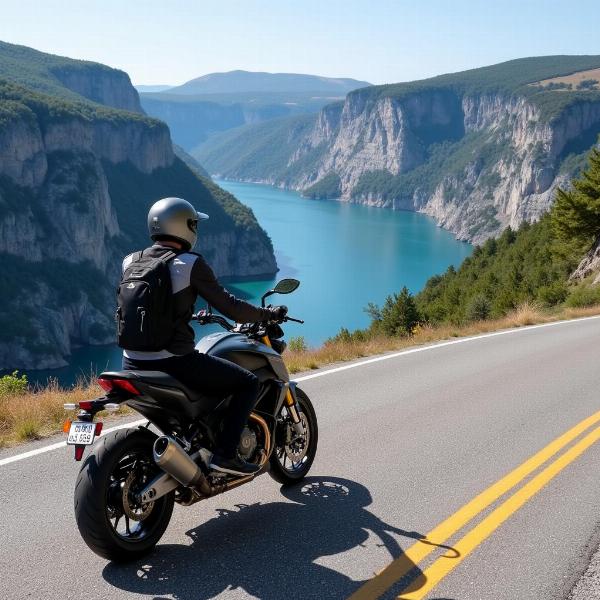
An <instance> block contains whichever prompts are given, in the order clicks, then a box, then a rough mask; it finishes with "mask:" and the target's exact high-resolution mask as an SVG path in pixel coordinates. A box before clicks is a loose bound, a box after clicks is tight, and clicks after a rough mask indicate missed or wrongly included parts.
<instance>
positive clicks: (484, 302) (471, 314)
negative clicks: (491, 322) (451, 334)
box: [466, 294, 492, 321]
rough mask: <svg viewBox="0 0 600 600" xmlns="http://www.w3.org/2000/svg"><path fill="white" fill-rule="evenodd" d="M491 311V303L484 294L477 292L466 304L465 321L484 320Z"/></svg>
mask: <svg viewBox="0 0 600 600" xmlns="http://www.w3.org/2000/svg"><path fill="white" fill-rule="evenodd" d="M491 312H492V304H491V302H490V301H489V300H488V298H487V297H486V296H485V295H484V294H477V295H476V296H473V298H471V301H470V302H469V304H468V305H467V314H466V319H467V321H485V320H486V319H487V318H489V316H490V313H491Z"/></svg>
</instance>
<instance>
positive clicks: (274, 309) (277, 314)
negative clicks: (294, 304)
mask: <svg viewBox="0 0 600 600" xmlns="http://www.w3.org/2000/svg"><path fill="white" fill-rule="evenodd" d="M267 309H268V310H269V311H270V312H271V317H270V319H269V320H270V321H277V322H278V323H283V321H284V320H285V317H286V315H287V312H288V308H287V306H271V305H269V306H267Z"/></svg>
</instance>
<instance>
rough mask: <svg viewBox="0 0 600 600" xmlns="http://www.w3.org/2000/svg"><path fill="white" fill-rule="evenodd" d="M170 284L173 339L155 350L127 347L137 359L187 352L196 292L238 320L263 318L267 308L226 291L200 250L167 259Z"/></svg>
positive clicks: (156, 250)
mask: <svg viewBox="0 0 600 600" xmlns="http://www.w3.org/2000/svg"><path fill="white" fill-rule="evenodd" d="M167 250H173V249H172V248H168V247H166V246H162V245H161V244H160V243H156V244H154V246H152V247H151V248H148V249H147V250H144V254H147V253H149V254H154V255H156V256H160V255H162V254H164V252H165V251H167ZM132 256H133V255H132V254H130V255H128V256H126V257H125V259H124V260H123V270H124V269H125V268H126V267H127V265H129V263H130V262H131V260H132ZM169 270H170V272H171V285H172V289H173V308H174V311H175V319H176V320H177V323H178V325H177V328H176V330H175V334H174V336H173V341H172V342H171V344H170V345H169V347H168V348H165V349H164V350H162V351H158V352H137V351H132V350H126V351H125V352H124V354H125V356H127V357H129V358H133V359H137V360H156V359H161V358H167V357H169V356H173V355H183V354H188V353H189V352H192V351H193V350H194V345H195V344H194V330H193V329H192V327H191V325H190V324H189V321H190V319H191V317H192V314H193V312H194V306H195V304H196V299H197V298H198V296H200V297H201V298H204V300H206V302H208V303H209V304H210V305H211V306H213V307H214V308H216V309H217V310H218V311H219V312H220V313H222V314H223V315H225V316H226V317H227V318H229V319H232V320H233V321H236V322H238V323H252V322H256V321H265V320H267V319H268V318H269V315H270V313H269V311H268V310H267V309H264V308H258V307H256V306H254V305H252V304H249V303H248V302H245V301H244V300H240V299H239V298H236V297H235V296H234V295H233V294H231V293H229V292H228V291H227V290H226V289H225V288H224V287H223V286H222V285H221V284H220V283H219V281H218V280H217V278H216V277H215V274H214V272H213V270H212V269H211V268H210V266H209V265H208V263H207V262H206V261H205V260H204V258H203V257H202V256H201V255H200V254H196V253H194V252H182V253H179V254H178V255H177V256H176V257H175V258H174V259H172V260H171V261H170V262H169Z"/></svg>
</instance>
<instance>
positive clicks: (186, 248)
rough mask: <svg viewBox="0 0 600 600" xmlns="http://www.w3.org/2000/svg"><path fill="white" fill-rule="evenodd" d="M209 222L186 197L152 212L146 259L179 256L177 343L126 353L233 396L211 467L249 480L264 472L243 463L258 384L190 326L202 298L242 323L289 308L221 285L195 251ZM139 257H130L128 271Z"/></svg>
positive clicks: (174, 264)
mask: <svg viewBox="0 0 600 600" xmlns="http://www.w3.org/2000/svg"><path fill="white" fill-rule="evenodd" d="M204 219H208V215H205V214H204V213H200V212H197V211H196V209H195V208H194V207H193V206H192V205H191V204H190V203H189V202H187V201H186V200H183V199H182V198H163V199H162V200H159V201H158V202H155V203H154V204H153V205H152V207H151V208H150V211H149V213H148V231H149V234H150V237H151V238H152V240H153V241H154V245H153V246H152V247H150V248H148V249H147V250H144V256H148V255H149V256H151V257H160V256H161V255H163V254H165V253H166V252H169V251H174V252H176V256H175V258H172V259H171V260H170V261H169V263H168V266H169V272H170V275H171V288H172V306H173V311H174V322H175V330H174V331H173V337H172V341H171V342H170V344H168V347H166V348H163V349H162V350H159V351H153V352H146V351H134V350H128V349H127V348H125V349H124V350H123V368H124V369H126V370H151V371H162V372H164V373H167V374H168V375H170V376H171V377H174V378H175V379H177V380H178V381H181V383H183V384H184V385H185V386H187V387H189V388H191V389H194V390H196V391H198V392H201V393H203V394H206V395H209V396H221V397H226V396H229V395H231V396H232V398H231V401H230V403H229V406H228V408H227V410H226V415H225V421H224V424H223V430H222V431H221V432H220V434H219V436H218V439H217V448H216V451H215V453H214V455H213V457H212V459H211V463H210V467H211V468H212V469H214V470H216V471H221V472H223V473H229V474H234V475H248V474H252V473H254V472H256V471H258V469H259V467H258V466H257V465H254V464H252V463H248V462H246V461H245V460H243V459H242V458H241V457H240V456H239V455H238V452H237V447H238V444H239V440H240V436H241V434H242V431H243V429H244V427H245V426H246V423H247V420H248V416H249V415H250V412H251V411H252V409H253V407H254V405H255V403H256V400H257V398H258V392H259V382H258V379H257V377H256V376H255V375H254V374H253V373H251V372H250V371H247V370H246V369H243V368H242V367H240V366H238V365H236V364H234V363H232V362H229V361H227V360H224V359H221V358H217V357H214V356H209V355H207V354H203V353H201V352H198V351H197V350H195V342H194V330H193V329H192V327H191V326H190V325H189V321H190V318H191V317H192V314H193V311H194V305H195V302H196V299H197V297H198V296H200V297H201V298H203V299H204V300H206V301H207V302H208V303H209V304H210V305H211V306H214V307H215V308H216V309H217V310H218V311H219V312H221V313H222V314H223V315H225V316H226V317H228V318H230V319H232V320H234V321H236V322H239V323H252V322H262V321H282V320H283V318H284V317H285V315H286V313H287V308H286V307H285V306H276V307H268V308H258V307H256V306H254V305H252V304H249V303H248V302H245V301H243V300H240V299H238V298H236V297H235V296H234V295H233V294H231V293H229V292H228V291H227V290H226V289H225V288H224V287H223V286H222V285H221V284H220V283H219V281H218V280H217V278H216V277H215V275H214V273H213V271H212V269H211V268H210V266H209V265H208V264H207V262H206V261H205V260H204V258H203V257H202V256H201V255H200V254H196V253H194V252H191V250H192V248H193V247H194V245H195V243H196V240H197V232H198V222H199V221H200V220H204ZM133 256H134V255H133V254H130V255H128V256H126V257H125V259H124V260H123V270H125V269H126V268H127V266H128V265H129V264H130V263H131V262H132V260H133Z"/></svg>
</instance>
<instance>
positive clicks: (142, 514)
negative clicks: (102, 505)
mask: <svg viewBox="0 0 600 600" xmlns="http://www.w3.org/2000/svg"><path fill="white" fill-rule="evenodd" d="M134 481H135V471H131V472H130V473H129V475H128V476H127V479H126V480H125V483H124V484H123V511H124V512H125V514H126V515H127V516H128V517H129V518H130V519H133V520H134V521H143V520H144V519H146V518H147V517H148V515H149V514H150V513H151V512H152V509H153V508H154V502H147V503H146V504H139V503H138V502H135V501H134V502H131V501H130V498H132V497H133V494H130V490H131V485H132V484H133V482H134Z"/></svg>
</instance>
